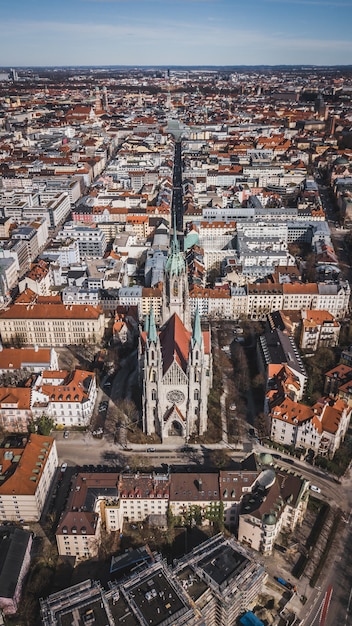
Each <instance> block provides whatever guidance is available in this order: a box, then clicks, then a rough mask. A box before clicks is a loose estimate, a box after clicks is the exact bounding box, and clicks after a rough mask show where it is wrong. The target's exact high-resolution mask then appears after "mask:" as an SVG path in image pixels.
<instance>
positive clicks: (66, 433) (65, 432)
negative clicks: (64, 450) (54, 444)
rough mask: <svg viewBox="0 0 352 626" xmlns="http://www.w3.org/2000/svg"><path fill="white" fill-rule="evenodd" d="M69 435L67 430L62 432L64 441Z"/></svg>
mask: <svg viewBox="0 0 352 626" xmlns="http://www.w3.org/2000/svg"><path fill="white" fill-rule="evenodd" d="M69 434H70V433H69V431H68V430H64V439H68V436H69Z"/></svg>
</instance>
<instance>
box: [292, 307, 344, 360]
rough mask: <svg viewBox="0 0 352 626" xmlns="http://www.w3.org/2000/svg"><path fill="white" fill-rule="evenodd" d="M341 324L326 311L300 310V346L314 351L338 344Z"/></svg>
mask: <svg viewBox="0 0 352 626" xmlns="http://www.w3.org/2000/svg"><path fill="white" fill-rule="evenodd" d="M340 330H341V325H340V324H339V322H338V321H337V320H336V319H335V318H334V316H333V315H332V314H331V313H329V312H328V311H314V310H309V311H307V310H305V311H302V327H301V336H300V343H299V345H300V348H301V349H302V350H308V351H309V352H315V351H316V350H317V349H318V348H321V347H334V346H337V345H338V342H339V336H340Z"/></svg>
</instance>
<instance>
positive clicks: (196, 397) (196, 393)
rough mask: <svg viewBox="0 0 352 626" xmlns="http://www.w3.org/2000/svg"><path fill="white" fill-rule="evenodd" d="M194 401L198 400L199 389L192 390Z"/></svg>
mask: <svg viewBox="0 0 352 626" xmlns="http://www.w3.org/2000/svg"><path fill="white" fill-rule="evenodd" d="M194 399H195V400H199V389H195V390H194Z"/></svg>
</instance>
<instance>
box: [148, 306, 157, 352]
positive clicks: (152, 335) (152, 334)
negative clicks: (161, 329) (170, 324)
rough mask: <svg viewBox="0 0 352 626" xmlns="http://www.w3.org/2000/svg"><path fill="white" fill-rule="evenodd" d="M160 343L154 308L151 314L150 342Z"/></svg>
mask: <svg viewBox="0 0 352 626" xmlns="http://www.w3.org/2000/svg"><path fill="white" fill-rule="evenodd" d="M157 341H158V333H157V332H156V325H155V317H154V311H153V309H152V307H150V312H149V327H148V342H149V343H151V342H152V343H156V342H157Z"/></svg>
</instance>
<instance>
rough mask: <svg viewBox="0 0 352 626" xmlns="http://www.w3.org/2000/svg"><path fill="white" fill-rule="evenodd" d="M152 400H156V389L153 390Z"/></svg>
mask: <svg viewBox="0 0 352 626" xmlns="http://www.w3.org/2000/svg"><path fill="white" fill-rule="evenodd" d="M152 400H156V390H155V389H153V390H152Z"/></svg>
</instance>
